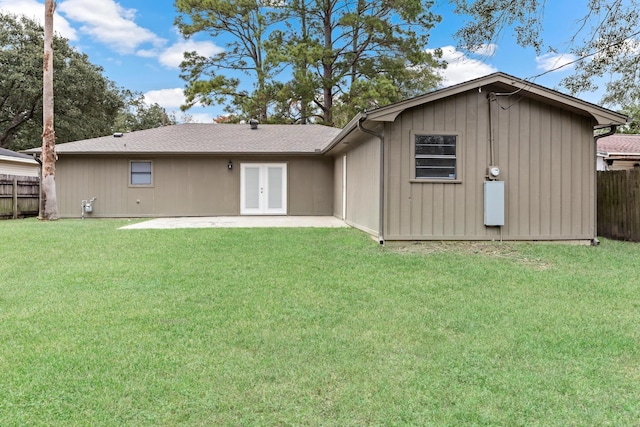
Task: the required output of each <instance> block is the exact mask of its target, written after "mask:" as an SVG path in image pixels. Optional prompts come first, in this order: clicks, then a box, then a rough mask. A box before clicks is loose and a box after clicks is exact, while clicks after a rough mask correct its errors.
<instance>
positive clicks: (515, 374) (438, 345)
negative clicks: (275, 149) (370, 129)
mask: <svg viewBox="0 0 640 427" xmlns="http://www.w3.org/2000/svg"><path fill="white" fill-rule="evenodd" d="M124 224H126V221H122V220H86V221H78V220H73V221H72V220H62V221H58V222H54V223H40V222H38V221H37V220H34V219H32V220H19V221H3V222H0V238H1V242H2V245H1V247H0V255H1V260H2V262H1V264H0V425H2V426H25V425H36V426H40V425H47V426H75V425H82V426H85V425H87V426H89V425H91V426H98V425H100V426H101V425H106V426H157V425H162V426H173V425H188V426H212V425H248V426H251V425H260V426H269V425H313V426H315V425H323V426H325V425H335V426H363V425H434V426H460V425H476V426H482V425H487V426H554V425H557V426H567V425H575V426H594V425H598V426H600V425H611V426H625V425H627V426H637V425H639V424H640V277H639V274H638V272H639V267H638V261H640V245H638V244H632V243H622V242H613V241H604V242H603V243H602V244H601V245H600V246H599V247H597V248H592V247H586V246H568V245H548V244H535V245H529V244H497V243H496V244H482V245H481V244H441V243H439V244H424V245H409V246H406V247H402V248H397V249H393V248H389V247H385V248H382V247H379V246H378V245H377V244H376V243H375V242H374V241H373V240H371V239H370V238H369V237H367V236H366V235H364V234H363V233H361V232H359V231H356V230H352V229H194V230H185V229H182V230H119V229H118V227H120V226H122V225H124Z"/></svg>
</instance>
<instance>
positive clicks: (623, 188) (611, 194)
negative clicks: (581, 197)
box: [598, 168, 640, 242]
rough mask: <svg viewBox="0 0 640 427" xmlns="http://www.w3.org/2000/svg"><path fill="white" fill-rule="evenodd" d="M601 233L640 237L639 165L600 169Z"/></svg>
mask: <svg viewBox="0 0 640 427" xmlns="http://www.w3.org/2000/svg"><path fill="white" fill-rule="evenodd" d="M598 235H599V236H602V237H607V238H610V239H617V240H631V241H635V242H638V241H640V168H635V169H632V170H622V171H607V172H598Z"/></svg>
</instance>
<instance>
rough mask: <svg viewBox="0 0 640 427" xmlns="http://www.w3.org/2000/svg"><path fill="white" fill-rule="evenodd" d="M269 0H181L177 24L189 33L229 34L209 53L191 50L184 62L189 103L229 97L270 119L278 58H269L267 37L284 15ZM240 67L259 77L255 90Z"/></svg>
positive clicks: (214, 101)
mask: <svg viewBox="0 0 640 427" xmlns="http://www.w3.org/2000/svg"><path fill="white" fill-rule="evenodd" d="M267 4H268V1H266V2H265V1H260V0H231V1H228V0H177V1H176V8H177V10H178V12H179V15H178V17H177V18H176V25H177V26H178V28H179V29H180V31H181V33H182V34H183V35H184V36H186V37H191V36H192V35H194V34H197V33H200V32H205V33H207V34H209V35H210V36H212V37H218V36H220V35H222V34H224V35H225V37H227V38H228V41H227V42H226V43H225V45H224V46H225V50H224V51H223V52H221V53H218V54H216V55H214V56H212V57H210V58H207V57H204V56H201V55H198V54H197V53H195V52H189V53H187V54H186V55H185V60H184V62H183V63H182V65H181V68H182V75H181V77H182V78H183V79H185V80H186V81H187V89H186V91H185V95H186V98H187V104H186V105H185V107H184V108H183V109H188V108H189V107H191V106H193V105H195V104H197V103H200V104H203V105H212V104H221V103H224V102H228V101H229V100H230V102H231V105H232V106H233V107H235V108H239V109H241V110H243V111H244V112H246V113H248V114H249V115H251V116H255V117H257V118H259V119H260V120H261V121H265V120H266V119H267V110H268V104H269V99H268V97H267V96H266V91H267V85H268V82H269V81H270V80H271V79H272V78H273V76H274V75H275V74H277V73H278V71H279V70H278V67H277V64H274V63H273V62H271V61H270V60H269V58H267V51H266V49H265V46H264V44H265V41H266V38H267V36H268V33H267V32H268V29H269V28H270V26H271V25H272V24H274V23H275V22H276V21H277V20H278V19H279V15H278V14H277V13H274V12H273V11H270V10H268V7H267ZM228 71H235V72H240V73H243V74H245V75H247V76H250V77H251V78H252V79H255V83H254V85H253V92H251V93H249V91H248V90H247V89H246V88H244V87H241V80H240V79H239V78H238V77H230V76H227V75H225V72H228Z"/></svg>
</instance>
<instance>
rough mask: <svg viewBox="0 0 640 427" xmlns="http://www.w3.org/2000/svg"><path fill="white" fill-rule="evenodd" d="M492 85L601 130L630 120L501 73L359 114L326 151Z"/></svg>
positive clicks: (621, 115) (613, 112)
mask: <svg viewBox="0 0 640 427" xmlns="http://www.w3.org/2000/svg"><path fill="white" fill-rule="evenodd" d="M489 85H491V86H494V87H496V86H497V87H500V88H502V91H503V94H504V95H511V94H513V95H515V94H521V95H526V96H529V97H532V98H534V99H538V100H541V101H543V102H546V103H549V104H555V105H558V106H561V107H562V108H566V109H570V110H572V111H575V112H577V113H580V114H583V115H587V116H590V117H593V119H594V120H595V121H596V123H597V124H598V125H599V126H602V127H605V126H610V125H619V124H623V123H625V122H626V120H627V117H626V116H625V115H623V114H620V113H616V112H615V111H611V110H608V109H606V108H603V107H600V106H598V105H595V104H592V103H589V102H586V101H583V100H581V99H578V98H575V97H573V96H569V95H565V94H563V93H561V92H558V91H555V90H552V89H548V88H545V87H543V86H540V85H537V84H534V83H531V82H527V81H525V80H522V79H518V78H517V77H513V76H510V75H508V74H505V73H500V72H499V73H493V74H490V75H488V76H484V77H480V78H477V79H474V80H470V81H467V82H464V83H460V84H457V85H453V86H449V87H446V88H443V89H439V90H436V91H433V92H429V93H427V94H425V95H421V96H417V97H415V98H410V99H407V100H404V101H400V102H397V103H394V104H390V105H386V106H383V107H380V108H376V109H375V110H371V111H367V112H365V113H360V114H358V115H357V116H356V117H354V118H353V119H352V120H351V121H350V122H349V123H348V124H347V126H345V128H344V129H343V130H342V132H340V134H339V135H338V136H337V137H336V138H335V139H334V140H333V141H332V143H331V144H330V145H329V146H328V147H327V150H329V149H331V148H332V147H334V146H335V145H337V144H338V143H339V142H340V141H342V140H343V139H344V138H345V137H346V136H347V135H349V134H350V133H352V132H354V131H355V130H356V129H357V127H358V123H359V122H360V123H364V122H374V125H375V123H376V122H378V123H379V122H393V121H394V120H395V119H396V118H397V117H398V116H399V115H400V114H401V113H402V112H404V111H406V110H408V109H410V108H413V107H417V106H420V105H423V104H426V103H430V102H434V101H437V100H440V99H443V98H447V97H451V96H455V95H457V94H460V93H463V92H467V91H470V90H478V91H482V90H483V88H484V87H486V86H489ZM368 127H369V128H371V127H373V126H372V125H369V126H368Z"/></svg>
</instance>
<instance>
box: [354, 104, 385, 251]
mask: <svg viewBox="0 0 640 427" xmlns="http://www.w3.org/2000/svg"><path fill="white" fill-rule="evenodd" d="M366 119H367V113H362V117H361V118H360V120H358V130H360V131H361V132H364V133H366V134H369V135H372V136H375V137H376V138H378V139H379V140H380V190H379V191H380V211H379V213H378V215H379V223H378V242H379V243H380V244H381V245H384V133H378V132H375V131H372V130H371V129H367V128H365V127H364V126H362V123H363V122H364V121H365V120H366Z"/></svg>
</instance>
